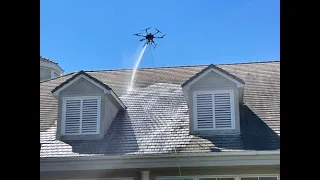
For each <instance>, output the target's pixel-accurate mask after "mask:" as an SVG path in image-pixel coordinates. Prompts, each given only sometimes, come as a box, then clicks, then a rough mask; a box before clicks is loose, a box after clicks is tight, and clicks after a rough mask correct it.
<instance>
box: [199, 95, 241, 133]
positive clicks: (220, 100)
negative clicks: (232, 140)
mask: <svg viewBox="0 0 320 180" xmlns="http://www.w3.org/2000/svg"><path fill="white" fill-rule="evenodd" d="M233 98H234V97H233V91H232V90H218V91H196V92H194V95H193V99H194V120H195V128H196V129H197V130H220V129H234V128H235V127H234V126H235V114H234V99H233Z"/></svg>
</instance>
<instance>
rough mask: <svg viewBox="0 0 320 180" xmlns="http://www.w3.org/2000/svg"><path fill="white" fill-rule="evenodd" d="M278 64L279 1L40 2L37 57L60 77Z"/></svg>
mask: <svg viewBox="0 0 320 180" xmlns="http://www.w3.org/2000/svg"><path fill="white" fill-rule="evenodd" d="M149 26H151V27H155V28H158V29H160V30H161V31H162V32H163V33H165V34H167V35H166V36H165V38H163V39H160V40H157V41H156V43H157V44H158V46H157V47H156V49H153V50H152V55H153V59H152V56H151V52H150V49H149V48H147V50H146V52H145V54H144V56H143V59H142V60H141V63H140V65H139V67H153V62H154V66H155V67H159V66H177V65H197V64H210V63H213V64H225V63H239V62H252V61H269V60H280V1H279V0H240V1H239V0H199V1H195V0H166V1H151V0H134V1H130V0H113V1H112V0H94V1H90V0H40V55H41V56H44V57H47V58H49V59H51V60H53V61H56V62H58V63H59V64H60V65H61V66H62V68H63V69H65V72H66V73H68V72H72V71H78V70H101V69H123V68H132V67H133V66H134V63H135V60H136V57H137V55H138V53H139V51H140V50H141V48H142V45H143V43H141V42H138V40H139V38H138V37H136V36H133V34H134V33H137V32H140V30H141V29H144V28H147V27H149Z"/></svg>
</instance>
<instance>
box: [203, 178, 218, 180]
mask: <svg viewBox="0 0 320 180" xmlns="http://www.w3.org/2000/svg"><path fill="white" fill-rule="evenodd" d="M199 180H217V178H199Z"/></svg>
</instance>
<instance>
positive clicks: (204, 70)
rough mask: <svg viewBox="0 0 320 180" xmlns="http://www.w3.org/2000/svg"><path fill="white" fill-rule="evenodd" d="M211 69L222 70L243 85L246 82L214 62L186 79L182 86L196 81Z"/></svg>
mask: <svg viewBox="0 0 320 180" xmlns="http://www.w3.org/2000/svg"><path fill="white" fill-rule="evenodd" d="M210 69H214V70H217V71H220V72H221V73H223V74H225V75H226V76H228V77H230V78H232V79H234V80H235V81H237V82H238V83H240V84H242V85H244V84H245V82H244V81H243V80H242V79H240V78H238V77H237V76H235V75H233V74H230V73H229V72H227V71H225V70H223V69H221V68H219V67H217V66H216V65H214V64H210V65H209V66H207V67H206V68H204V69H202V70H201V71H200V72H198V73H197V74H195V75H194V76H192V77H190V78H189V79H188V80H187V81H185V82H184V83H183V84H182V85H181V87H185V86H187V85H188V84H189V83H191V82H192V81H195V80H196V79H197V78H198V77H200V76H201V74H203V73H205V72H207V71H208V70H210Z"/></svg>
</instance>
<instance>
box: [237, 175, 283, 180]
mask: <svg viewBox="0 0 320 180" xmlns="http://www.w3.org/2000/svg"><path fill="white" fill-rule="evenodd" d="M277 179H278V178H277V177H269V176H264V177H241V180H277Z"/></svg>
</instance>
